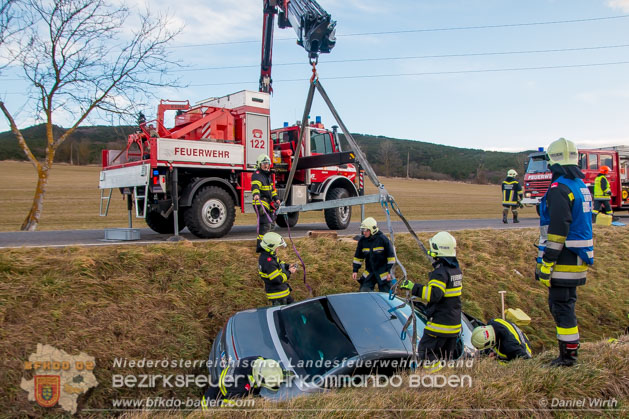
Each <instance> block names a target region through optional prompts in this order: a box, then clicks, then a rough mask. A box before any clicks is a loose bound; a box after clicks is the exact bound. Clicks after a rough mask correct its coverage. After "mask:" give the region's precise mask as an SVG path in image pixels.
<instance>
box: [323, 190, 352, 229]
mask: <svg viewBox="0 0 629 419" xmlns="http://www.w3.org/2000/svg"><path fill="white" fill-rule="evenodd" d="M342 198H349V192H347V189H345V188H334V189H332V190H331V191H330V192H329V193H328V196H327V197H326V201H332V200H334V199H342ZM323 212H324V213H325V223H326V224H327V225H328V228H329V229H330V230H345V229H346V228H347V226H349V222H350V221H351V219H352V207H349V206H348V207H339V208H328V209H326V210H323Z"/></svg>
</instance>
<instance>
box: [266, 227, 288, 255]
mask: <svg viewBox="0 0 629 419" xmlns="http://www.w3.org/2000/svg"><path fill="white" fill-rule="evenodd" d="M260 246H261V247H262V248H263V249H264V250H266V251H267V252H271V253H273V252H275V250H277V248H278V247H286V242H285V241H284V239H283V238H282V236H280V235H279V234H277V233H275V232H273V231H271V232H269V233H266V234H265V235H264V236H262V241H261V242H260Z"/></svg>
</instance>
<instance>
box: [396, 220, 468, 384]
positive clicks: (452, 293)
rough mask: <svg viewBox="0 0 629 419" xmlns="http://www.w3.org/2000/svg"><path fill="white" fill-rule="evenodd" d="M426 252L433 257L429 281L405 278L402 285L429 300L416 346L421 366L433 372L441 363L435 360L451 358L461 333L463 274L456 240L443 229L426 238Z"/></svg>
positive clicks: (441, 365) (439, 367)
mask: <svg viewBox="0 0 629 419" xmlns="http://www.w3.org/2000/svg"><path fill="white" fill-rule="evenodd" d="M428 243H429V245H430V249H429V250H428V254H429V255H430V256H432V257H433V258H434V262H433V267H434V270H433V271H432V272H431V273H430V274H429V276H428V277H429V280H428V284H426V285H421V284H414V283H413V282H411V281H410V280H408V279H407V280H405V281H404V282H403V283H402V285H401V288H403V289H408V290H411V293H412V294H413V295H415V296H417V297H420V298H421V299H423V300H426V301H427V302H428V307H427V310H426V316H427V317H428V322H427V323H426V328H425V329H424V335H423V336H422V338H421V340H420V341H419V347H418V348H417V352H418V356H419V359H420V360H422V361H423V364H424V369H426V370H427V371H428V372H436V371H438V370H439V369H441V368H442V367H443V364H440V363H438V362H435V361H437V360H448V359H452V357H453V356H454V354H455V352H456V343H457V339H458V337H459V334H460V333H461V290H462V289H463V274H462V273H461V268H460V267H459V261H458V260H457V258H456V240H455V239H454V237H452V235H451V234H450V233H448V232H446V231H441V232H439V233H437V234H435V235H434V236H433V237H432V238H431V239H430V240H429V241H428Z"/></svg>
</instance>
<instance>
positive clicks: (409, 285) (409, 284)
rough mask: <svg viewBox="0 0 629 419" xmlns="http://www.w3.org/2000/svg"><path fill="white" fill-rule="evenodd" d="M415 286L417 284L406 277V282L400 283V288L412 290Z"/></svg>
mask: <svg viewBox="0 0 629 419" xmlns="http://www.w3.org/2000/svg"><path fill="white" fill-rule="evenodd" d="M414 286H415V284H414V283H413V281H410V280H408V279H405V280H404V282H402V285H400V288H402V289H405V290H409V291H412V290H413V287H414Z"/></svg>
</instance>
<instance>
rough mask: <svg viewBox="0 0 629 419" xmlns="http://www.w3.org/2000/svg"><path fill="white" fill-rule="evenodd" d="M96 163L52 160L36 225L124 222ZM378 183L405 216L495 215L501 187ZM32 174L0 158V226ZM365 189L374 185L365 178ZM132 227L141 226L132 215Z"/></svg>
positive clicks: (15, 217) (16, 211)
mask: <svg viewBox="0 0 629 419" xmlns="http://www.w3.org/2000/svg"><path fill="white" fill-rule="evenodd" d="M99 172H100V166H71V165H68V164H64V163H57V164H55V166H54V167H53V169H52V170H51V172H50V179H49V183H48V191H47V193H46V197H45V200H44V209H43V212H42V217H41V222H40V224H39V227H38V229H39V230H70V229H101V228H106V227H127V226H128V213H127V204H126V201H124V200H123V199H122V195H121V194H120V193H119V192H117V191H114V192H113V194H112V200H111V204H110V209H109V215H108V216H107V217H100V216H99V205H100V190H99V189H98V179H99ZM381 182H382V183H383V184H384V185H385V187H386V188H387V190H388V191H389V193H390V194H391V195H393V197H394V198H395V199H396V200H397V202H398V205H399V206H400V208H401V210H402V212H403V214H404V215H405V217H407V218H408V219H409V220H426V219H467V218H497V219H498V218H500V217H501V211H502V209H501V205H500V199H501V197H500V187H499V186H497V185H472V184H467V183H459V182H445V181H430V180H419V179H404V178H384V177H383V178H381ZM36 183H37V175H36V173H35V170H34V169H33V167H32V165H31V164H30V163H28V162H17V161H0V214H2V215H3V216H2V218H1V219H0V231H18V230H19V229H20V226H21V224H22V222H23V221H24V218H25V217H26V214H27V213H28V211H29V209H30V207H31V203H32V200H33V193H34V191H35V185H36ZM365 184H366V185H367V192H366V193H368V194H369V193H375V192H376V188H375V187H374V186H373V185H371V183H369V182H368V181H366V182H365ZM365 210H366V211H365V212H366V215H367V216H380V215H382V209H381V208H380V207H379V206H378V205H377V204H370V205H367V206H366V208H365ZM353 211H354V213H353V217H352V219H353V220H354V221H359V218H360V207H354V208H353ZM521 213H522V216H523V217H527V216H535V215H536V214H535V209H534V208H525V209H523V210H521ZM133 217H134V218H133V225H134V227H142V228H143V227H146V223H145V222H144V220H143V219H136V218H135V213H134V214H133ZM323 221H324V218H323V213H322V212H321V211H313V212H306V213H302V214H300V220H299V222H300V223H314V222H317V223H320V222H323ZM255 222H256V218H255V215H254V214H241V213H240V212H239V209H238V208H237V212H236V224H237V225H255Z"/></svg>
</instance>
